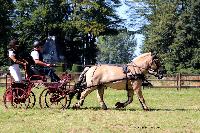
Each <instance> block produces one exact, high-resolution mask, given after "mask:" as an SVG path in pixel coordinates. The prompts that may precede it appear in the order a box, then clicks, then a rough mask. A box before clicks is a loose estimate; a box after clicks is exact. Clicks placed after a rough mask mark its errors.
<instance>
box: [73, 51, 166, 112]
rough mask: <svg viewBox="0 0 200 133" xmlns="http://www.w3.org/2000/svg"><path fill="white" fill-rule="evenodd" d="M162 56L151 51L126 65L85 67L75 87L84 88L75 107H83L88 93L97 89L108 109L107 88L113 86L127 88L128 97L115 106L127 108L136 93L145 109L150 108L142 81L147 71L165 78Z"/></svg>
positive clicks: (102, 106) (100, 100)
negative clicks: (143, 90) (105, 91)
mask: <svg viewBox="0 0 200 133" xmlns="http://www.w3.org/2000/svg"><path fill="white" fill-rule="evenodd" d="M161 68H162V67H161V63H160V60H159V58H158V57H157V56H156V55H155V54H153V53H152V52H149V53H144V54H141V55H139V56H138V57H136V58H135V59H133V60H132V62H131V63H128V64H126V65H123V66H122V65H110V64H103V65H95V66H92V67H86V68H85V69H84V71H83V72H82V73H81V75H80V77H79V80H78V82H77V84H76V85H77V86H78V87H76V88H79V89H82V91H80V95H79V99H80V100H79V101H78V102H77V103H76V104H75V105H73V108H76V109H78V108H80V107H81V106H82V105H83V102H84V100H85V98H86V96H87V95H88V94H90V93H91V92H92V91H94V90H97V98H98V101H99V104H100V106H101V108H102V109H104V110H106V109H107V106H106V104H105V102H104V98H103V95H104V89H105V88H106V87H110V88H113V89H117V90H122V89H123V90H124V89H125V90H126V91H127V96H128V100H127V101H125V102H123V103H121V102H117V103H116V104H115V106H116V108H125V107H126V106H127V105H128V104H130V103H131V102H132V101H133V95H134V92H135V93H136V94H137V96H138V99H139V101H140V103H141V105H142V108H143V109H144V110H149V108H148V107H147V105H146V103H145V100H144V97H143V95H142V90H141V86H142V81H143V80H144V79H145V75H146V74H147V73H150V74H153V75H154V76H156V77H158V78H159V79H160V78H162V77H163V72H162V69H161Z"/></svg>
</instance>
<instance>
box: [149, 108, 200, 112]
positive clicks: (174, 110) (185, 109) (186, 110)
mask: <svg viewBox="0 0 200 133" xmlns="http://www.w3.org/2000/svg"><path fill="white" fill-rule="evenodd" d="M149 111H200V109H153V108H152V109H150V110H149Z"/></svg>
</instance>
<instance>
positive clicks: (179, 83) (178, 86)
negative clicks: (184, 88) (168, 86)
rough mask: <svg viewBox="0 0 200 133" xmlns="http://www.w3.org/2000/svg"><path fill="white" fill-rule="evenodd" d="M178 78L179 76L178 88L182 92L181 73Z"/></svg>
mask: <svg viewBox="0 0 200 133" xmlns="http://www.w3.org/2000/svg"><path fill="white" fill-rule="evenodd" d="M178 76H179V86H178V88H179V90H181V73H179V74H178Z"/></svg>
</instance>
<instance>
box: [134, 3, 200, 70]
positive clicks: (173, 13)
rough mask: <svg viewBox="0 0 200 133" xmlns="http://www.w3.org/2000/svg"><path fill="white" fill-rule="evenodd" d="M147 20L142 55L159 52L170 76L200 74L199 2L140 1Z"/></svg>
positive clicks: (139, 10)
mask: <svg viewBox="0 0 200 133" xmlns="http://www.w3.org/2000/svg"><path fill="white" fill-rule="evenodd" d="M137 2H140V3H143V4H144V5H145V6H143V8H140V9H138V12H139V13H141V14H142V15H143V16H144V17H145V18H146V19H147V21H148V22H147V23H148V24H146V25H144V27H143V30H142V32H143V34H144V36H145V41H144V45H143V46H142V51H143V52H145V51H150V50H154V51H157V52H158V54H159V56H160V57H161V59H162V60H163V64H164V65H165V67H166V69H167V71H168V73H176V72H180V73H197V74H199V73H200V0H139V1H138V0H137Z"/></svg>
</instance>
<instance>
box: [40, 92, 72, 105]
mask: <svg viewBox="0 0 200 133" xmlns="http://www.w3.org/2000/svg"><path fill="white" fill-rule="evenodd" d="M68 98H69V96H68V95H66V94H65V93H64V92H63V91H50V90H49V89H44V90H43V91H42V93H41V94H40V97H39V104H40V107H41V108H62V109H65V108H68V107H69V106H70V104H71V100H69V99H68Z"/></svg>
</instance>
